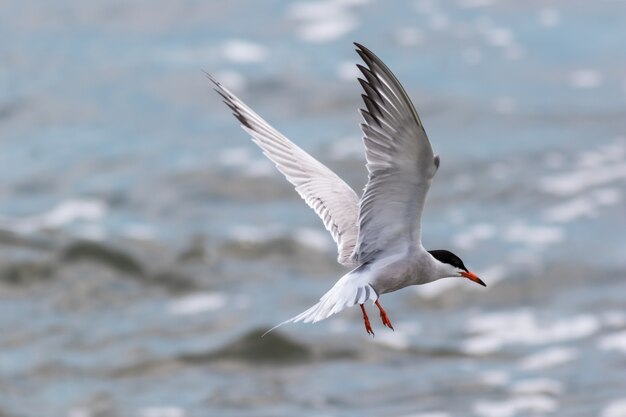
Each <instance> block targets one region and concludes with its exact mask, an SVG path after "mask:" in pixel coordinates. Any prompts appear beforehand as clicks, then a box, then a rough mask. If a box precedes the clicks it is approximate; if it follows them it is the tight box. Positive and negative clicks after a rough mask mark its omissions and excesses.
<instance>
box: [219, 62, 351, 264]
mask: <svg viewBox="0 0 626 417" xmlns="http://www.w3.org/2000/svg"><path fill="white" fill-rule="evenodd" d="M207 76H208V77H209V79H210V80H211V81H212V82H213V83H214V84H215V91H217V92H218V93H219V94H220V95H221V96H222V98H223V99H224V103H226V105H227V106H228V107H230V109H231V110H232V111H233V114H234V116H235V117H236V118H237V119H238V120H239V122H241V127H242V128H243V129H244V130H245V131H246V132H248V133H249V134H250V136H252V140H253V141H254V143H256V144H257V145H258V146H259V147H260V148H261V149H262V150H263V153H264V154H265V156H267V157H268V158H269V159H270V160H271V161H272V162H274V164H276V167H277V168H278V170H279V171H280V172H281V173H282V174H283V175H284V176H285V178H287V180H288V181H289V182H290V183H292V184H293V185H294V186H295V188H296V191H297V192H298V194H300V196H301V197H302V198H303V199H304V201H305V202H306V203H307V204H308V205H309V206H310V207H311V208H312V209H313V210H315V212H316V213H317V215H318V216H320V218H321V219H322V221H323V222H324V226H325V227H326V230H328V231H329V232H330V234H331V235H332V237H333V240H334V241H335V243H336V244H337V248H338V251H339V255H338V258H337V260H338V261H339V263H340V264H342V265H345V266H349V267H352V266H354V263H353V261H352V260H351V255H352V252H353V251H354V246H355V244H356V238H357V233H358V231H357V219H358V212H359V207H358V205H359V197H358V196H357V195H356V193H355V192H354V190H353V189H352V188H350V186H349V185H348V184H346V183H345V182H344V181H343V180H342V179H341V178H339V177H338V176H337V174H335V173H334V172H333V171H331V170H330V169H329V168H328V167H326V166H325V165H324V164H322V163H321V162H319V161H318V160H317V159H315V158H313V157H312V156H311V155H309V154H308V153H307V152H305V151H304V150H302V149H301V148H299V147H298V146H296V145H295V144H294V143H293V142H291V141H290V140H289V139H287V138H286V137H285V136H283V135H282V134H281V133H280V132H278V131H277V130H276V129H274V128H273V127H272V126H270V125H269V123H267V122H266V121H265V120H263V119H262V118H261V117H260V116H259V115H257V114H256V113H255V112H254V111H252V110H251V109H250V108H249V107H248V106H246V105H245V104H244V103H243V102H242V101H241V100H240V99H239V98H237V97H236V96H235V95H234V94H233V93H231V92H230V91H228V90H227V89H226V88H225V87H224V86H222V85H221V84H220V83H219V82H217V81H216V80H215V79H214V78H213V77H212V76H211V75H209V74H207Z"/></svg>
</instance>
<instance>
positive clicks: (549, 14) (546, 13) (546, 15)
mask: <svg viewBox="0 0 626 417" xmlns="http://www.w3.org/2000/svg"><path fill="white" fill-rule="evenodd" d="M539 22H540V23H541V24H542V25H543V26H545V27H547V28H553V27H556V26H558V25H559V23H561V12H559V11H558V10H557V9H554V8H552V7H544V8H543V9H541V10H539Z"/></svg>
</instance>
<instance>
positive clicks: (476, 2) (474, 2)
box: [457, 0, 495, 9]
mask: <svg viewBox="0 0 626 417" xmlns="http://www.w3.org/2000/svg"><path fill="white" fill-rule="evenodd" d="M493 3H495V0H458V1H457V4H458V5H459V7H462V8H465V9H474V8H477V7H487V6H491V5H492V4H493Z"/></svg>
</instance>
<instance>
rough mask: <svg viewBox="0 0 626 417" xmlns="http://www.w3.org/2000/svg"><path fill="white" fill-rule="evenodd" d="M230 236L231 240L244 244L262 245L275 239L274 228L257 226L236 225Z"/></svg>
mask: <svg viewBox="0 0 626 417" xmlns="http://www.w3.org/2000/svg"><path fill="white" fill-rule="evenodd" d="M230 235H231V236H232V238H233V239H235V240H238V241H240V242H246V243H263V242H267V241H268V240H271V239H273V238H275V237H276V231H275V230H274V228H261V227H258V226H250V225H238V226H235V227H234V228H233V229H232V230H231V232H230Z"/></svg>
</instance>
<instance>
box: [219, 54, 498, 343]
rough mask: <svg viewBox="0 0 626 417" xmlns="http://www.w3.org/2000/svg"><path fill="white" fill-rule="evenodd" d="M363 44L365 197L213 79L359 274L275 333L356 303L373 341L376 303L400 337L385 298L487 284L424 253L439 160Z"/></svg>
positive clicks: (449, 257)
mask: <svg viewBox="0 0 626 417" xmlns="http://www.w3.org/2000/svg"><path fill="white" fill-rule="evenodd" d="M355 45H356V47H357V49H356V52H357V53H358V54H359V56H360V57H361V59H362V60H363V62H364V63H365V66H363V65H360V64H358V65H357V67H358V68H359V70H360V71H361V73H362V74H363V78H358V81H359V82H360V83H361V86H362V87H363V90H364V94H362V95H361V96H362V97H363V101H364V103H365V108H364V109H360V112H361V115H362V117H363V123H362V124H361V130H362V133H363V143H364V145H365V157H366V161H367V163H366V166H367V171H368V182H367V184H366V186H365V190H364V192H363V195H362V196H361V198H360V199H359V197H358V196H357V194H356V193H355V192H354V190H353V189H352V188H351V187H350V186H349V185H348V184H346V183H345V182H344V181H343V180H342V179H341V178H339V176H337V175H336V174H335V173H334V172H333V171H331V170H330V169H329V168H328V167H326V166H325V165H324V164H322V163H321V162H319V161H318V160H317V159H315V158H313V157H312V156H311V155H309V154H308V153H307V152H305V151H304V150H302V149H301V148H300V147H298V146H297V145H295V144H294V143H293V142H291V141H290V140H289V139H287V138H286V137H285V136H283V135H282V134H281V133H280V132H278V131H277V130H276V129H274V128H273V127H272V126H270V124H269V123H267V122H266V121H265V120H263V119H262V118H261V117H260V116H259V115H257V114H256V113H255V112H254V111H252V110H251V109H250V107H248V106H247V105H246V104H244V103H243V102H242V101H241V100H240V99H239V98H237V97H236V96H235V95H234V94H233V93H231V92H230V91H229V90H228V89H226V88H225V87H224V86H222V85H221V84H220V83H219V82H218V81H217V80H215V79H214V78H213V77H212V76H211V75H210V74H207V76H208V77H209V79H210V80H211V81H212V82H213V83H214V85H215V91H217V93H219V94H220V95H221V96H222V98H223V100H224V103H225V104H226V105H227V106H228V107H230V109H231V110H232V111H233V114H234V116H235V117H236V118H237V119H238V120H239V122H240V123H241V127H242V128H243V129H244V130H245V131H246V132H247V133H248V134H249V135H250V136H251V137H252V140H253V141H254V143H256V144H257V145H258V146H259V147H260V148H261V149H262V151H263V153H264V154H265V156H267V157H268V158H269V159H270V160H271V161H272V162H273V163H274V164H275V165H276V167H277V168H278V170H279V171H280V172H281V173H282V174H283V175H284V176H285V178H286V179H287V180H288V181H289V182H290V183H291V184H293V185H294V187H295V189H296V191H297V192H298V193H299V194H300V196H301V197H302V198H303V199H304V201H305V202H306V203H307V204H308V205H309V206H310V207H311V208H312V209H313V210H315V212H316V213H317V214H318V215H319V217H320V218H321V219H322V221H323V223H324V226H325V227H326V230H328V231H329V232H330V234H331V235H332V238H333V240H334V241H335V243H336V244H337V249H338V253H339V254H338V258H337V260H338V262H339V263H340V264H342V265H344V266H346V267H349V268H351V270H350V272H348V273H347V274H345V275H344V276H343V277H341V278H340V279H339V280H338V281H337V282H336V283H335V285H334V286H333V287H332V288H331V289H330V290H329V291H328V292H327V293H326V294H324V295H323V296H322V298H320V300H319V302H318V303H317V304H315V305H314V306H313V307H311V308H309V309H308V310H306V311H304V312H303V313H301V314H298V315H297V316H295V317H292V318H290V319H289V320H286V321H284V322H282V323H280V324H279V325H277V326H275V327H274V328H272V329H270V330H269V331H272V330H274V329H276V328H277V327H279V326H282V325H283V324H286V323H295V322H304V323H315V322H318V321H320V320H324V319H326V318H328V317H330V316H332V315H333V314H336V313H339V312H340V311H342V310H344V309H345V308H347V307H352V306H354V305H357V304H358V305H359V306H360V307H361V312H362V313H363V321H364V323H365V330H366V331H367V333H368V334H371V335H372V336H374V332H373V330H372V326H371V324H370V320H369V317H368V315H367V312H366V310H365V305H364V304H365V302H366V301H368V300H370V301H372V302H373V303H374V304H375V305H376V307H378V310H379V312H380V317H381V320H382V322H383V325H385V326H387V327H389V328H390V329H392V330H393V325H392V324H391V320H389V316H388V315H387V313H386V312H385V310H384V309H383V307H382V305H381V304H380V301H379V298H380V296H381V295H382V294H386V293H389V292H392V291H397V290H399V289H401V288H404V287H407V286H410V285H421V284H426V283H429V282H433V281H436V280H438V279H441V278H447V277H461V278H467V279H469V280H471V281H473V282H475V283H477V284H480V285H482V286H486V285H485V283H484V282H483V281H482V280H481V279H480V278H479V277H478V276H476V275H475V274H474V273H473V272H470V271H469V270H468V269H467V268H466V267H465V265H464V263H463V261H462V260H461V259H460V258H459V257H458V256H456V255H455V254H453V253H452V252H450V251H448V250H443V249H438V250H430V251H427V250H426V249H424V246H422V241H421V217H422V212H423V210H424V204H425V202H426V194H427V193H428V189H429V188H430V184H431V182H432V179H433V177H434V176H435V173H436V172H437V169H438V168H439V156H438V155H435V154H434V153H433V149H432V147H431V144H430V141H429V140H428V137H427V136H426V131H425V130H424V126H423V125H422V122H421V120H420V118H419V116H418V114H417V112H416V110H415V107H414V106H413V103H412V102H411V100H410V99H409V96H408V95H407V93H406V91H405V90H404V88H403V87H402V85H401V84H400V82H399V81H398V79H397V78H396V77H395V75H394V74H393V73H392V72H391V70H390V69H389V68H388V67H387V66H386V65H385V64H384V63H383V62H382V61H381V60H380V59H379V58H378V57H377V56H376V55H374V53H372V52H371V51H370V50H369V49H367V48H366V47H364V46H362V45H360V44H358V43H356V42H355ZM269 331H268V332H269Z"/></svg>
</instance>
